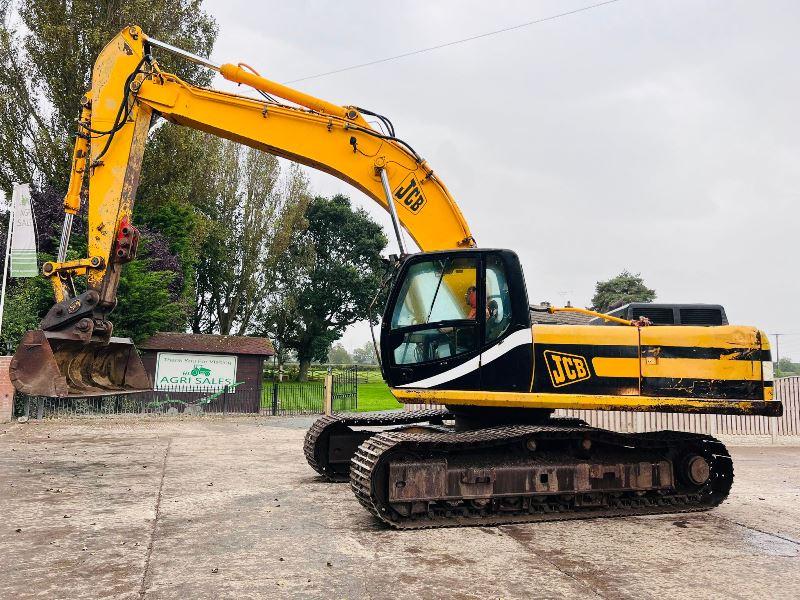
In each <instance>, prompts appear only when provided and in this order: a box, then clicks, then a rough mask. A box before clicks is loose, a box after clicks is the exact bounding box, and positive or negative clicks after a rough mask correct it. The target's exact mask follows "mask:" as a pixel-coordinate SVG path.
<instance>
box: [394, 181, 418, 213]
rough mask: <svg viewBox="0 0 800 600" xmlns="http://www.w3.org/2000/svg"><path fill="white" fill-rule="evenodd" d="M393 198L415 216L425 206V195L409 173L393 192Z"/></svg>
mask: <svg viewBox="0 0 800 600" xmlns="http://www.w3.org/2000/svg"><path fill="white" fill-rule="evenodd" d="M394 197H395V198H396V199H397V201H398V202H400V203H401V204H402V205H403V206H405V207H406V208H407V209H408V210H410V211H411V212H412V213H414V214H417V213H418V212H419V211H420V210H422V207H423V206H425V202H426V200H425V194H423V193H422V186H421V185H420V184H419V182H418V181H417V178H416V177H415V176H414V174H413V173H411V174H410V175H409V176H408V177H406V178H405V179H404V180H403V183H401V184H400V185H399V186H397V189H396V190H395V191H394Z"/></svg>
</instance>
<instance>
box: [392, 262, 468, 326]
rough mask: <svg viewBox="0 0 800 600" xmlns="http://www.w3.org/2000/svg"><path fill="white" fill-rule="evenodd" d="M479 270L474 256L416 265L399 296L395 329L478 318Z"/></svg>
mask: <svg viewBox="0 0 800 600" xmlns="http://www.w3.org/2000/svg"><path fill="white" fill-rule="evenodd" d="M477 271H478V269H477V263H476V261H475V259H471V258H442V259H436V260H430V261H424V262H419V263H416V264H414V265H412V266H411V268H409V270H408V274H407V275H406V278H405V281H404V282H403V286H402V288H401V289H400V293H399V294H398V296H397V303H396V304H395V308H394V313H393V314H392V329H400V328H402V327H409V326H411V325H421V324H424V323H439V322H441V321H457V320H461V319H475V307H474V304H475V302H477V294H475V289H476V285H477V283H476V282H477Z"/></svg>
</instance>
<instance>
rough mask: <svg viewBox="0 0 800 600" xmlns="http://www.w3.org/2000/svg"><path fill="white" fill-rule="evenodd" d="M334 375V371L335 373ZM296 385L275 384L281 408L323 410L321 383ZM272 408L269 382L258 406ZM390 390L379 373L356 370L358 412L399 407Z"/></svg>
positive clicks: (294, 382) (292, 382) (295, 383)
mask: <svg viewBox="0 0 800 600" xmlns="http://www.w3.org/2000/svg"><path fill="white" fill-rule="evenodd" d="M334 374H336V372H335V371H334ZM316 379H317V378H315V380H314V381H309V382H307V383H299V382H296V381H287V382H284V383H280V384H278V385H279V386H280V391H279V395H280V398H281V407H282V408H284V409H287V410H292V408H291V407H292V406H294V407H295V408H296V409H298V412H300V410H299V409H301V408H302V409H305V410H311V411H315V410H318V411H320V412H321V411H322V382H321V381H319V380H316ZM271 405H272V382H265V385H264V393H263V396H262V400H261V406H262V407H264V408H269V407H270V406H271ZM402 406H403V405H402V404H400V403H399V402H398V401H397V400H395V399H394V396H392V393H391V392H390V391H389V386H388V385H386V383H385V382H384V381H383V377H382V376H381V373H380V371H377V370H373V371H367V370H364V371H359V373H358V409H357V410H358V411H359V412H367V411H374V410H393V409H398V408H402Z"/></svg>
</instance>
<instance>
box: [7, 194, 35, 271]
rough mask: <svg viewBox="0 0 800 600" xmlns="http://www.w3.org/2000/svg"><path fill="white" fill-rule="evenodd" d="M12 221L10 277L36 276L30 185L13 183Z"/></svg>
mask: <svg viewBox="0 0 800 600" xmlns="http://www.w3.org/2000/svg"><path fill="white" fill-rule="evenodd" d="M11 206H12V211H13V212H12V214H13V215H14V222H13V224H12V226H11V273H10V275H11V277H36V276H37V275H38V274H39V267H38V266H37V264H36V230H35V229H34V227H33V210H32V208H31V186H30V185H29V184H27V183H15V184H14V194H13V195H12V196H11Z"/></svg>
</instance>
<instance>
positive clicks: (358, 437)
mask: <svg viewBox="0 0 800 600" xmlns="http://www.w3.org/2000/svg"><path fill="white" fill-rule="evenodd" d="M452 418H453V415H451V414H450V413H448V412H447V411H443V410H441V409H430V410H415V411H406V410H394V411H385V412H368V413H339V414H336V415H329V416H324V417H320V418H319V419H317V420H316V421H314V424H313V425H312V426H311V428H310V429H309V430H308V431H307V432H306V437H305V442H304V444H303V451H304V452H305V455H306V460H307V461H308V464H309V465H311V468H312V469H314V470H315V471H316V472H317V473H319V474H320V475H322V476H323V477H324V478H325V479H327V480H328V481H332V482H339V483H343V482H346V481H349V479H350V459H351V458H352V457H353V454H355V451H356V448H358V446H359V445H360V444H361V443H362V442H363V441H365V440H366V439H367V438H369V437H370V436H372V435H375V433H378V432H376V431H368V430H367V431H353V430H352V429H351V427H391V426H395V425H398V426H399V425H414V424H417V423H439V424H441V423H442V421H443V420H445V419H452Z"/></svg>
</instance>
